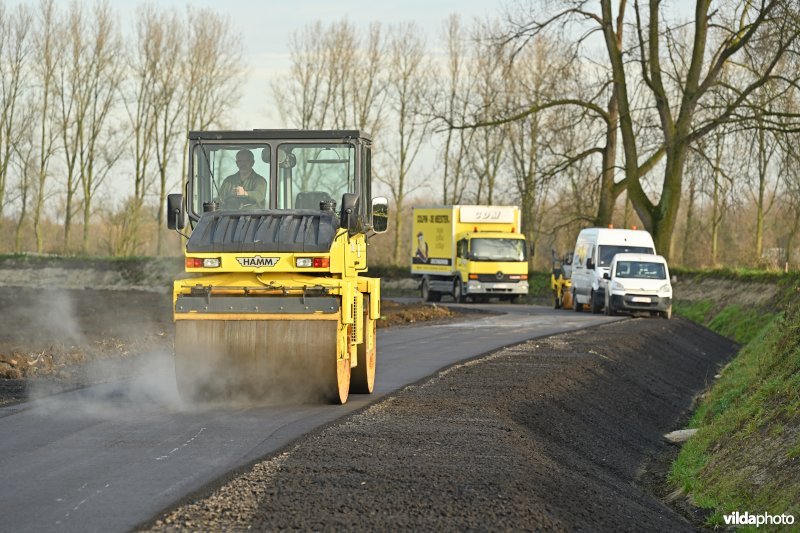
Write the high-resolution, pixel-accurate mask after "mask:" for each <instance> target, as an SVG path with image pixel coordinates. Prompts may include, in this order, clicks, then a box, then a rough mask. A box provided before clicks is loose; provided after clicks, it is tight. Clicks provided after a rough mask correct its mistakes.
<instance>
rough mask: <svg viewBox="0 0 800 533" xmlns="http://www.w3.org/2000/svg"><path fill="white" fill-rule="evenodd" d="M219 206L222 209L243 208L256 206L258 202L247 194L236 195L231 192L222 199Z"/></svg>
mask: <svg viewBox="0 0 800 533" xmlns="http://www.w3.org/2000/svg"><path fill="white" fill-rule="evenodd" d="M220 207H221V208H222V209H244V208H246V207H258V202H256V201H255V200H253V199H252V198H250V197H249V196H247V195H242V196H237V195H235V194H232V195H231V196H228V197H227V198H225V199H223V200H222V202H221V203H220Z"/></svg>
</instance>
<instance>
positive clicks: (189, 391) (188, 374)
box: [175, 320, 350, 404]
mask: <svg viewBox="0 0 800 533" xmlns="http://www.w3.org/2000/svg"><path fill="white" fill-rule="evenodd" d="M175 326H176V329H175V377H176V381H177V384H178V389H179V391H180V393H181V396H182V397H183V398H184V399H185V400H188V401H194V400H212V401H213V400H220V399H222V400H238V399H256V400H267V401H270V402H279V403H286V402H306V401H319V400H320V399H325V400H328V401H331V402H333V403H339V404H343V403H345V402H346V401H347V395H348V391H349V388H350V360H349V359H347V358H342V359H337V356H338V355H339V354H343V355H344V354H346V353H347V352H346V350H339V349H338V344H339V343H340V342H341V340H340V338H339V331H338V321H336V320H178V321H177V322H176V324H175Z"/></svg>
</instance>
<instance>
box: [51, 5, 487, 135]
mask: <svg viewBox="0 0 800 533" xmlns="http://www.w3.org/2000/svg"><path fill="white" fill-rule="evenodd" d="M57 2H59V3H62V2H63V3H64V4H65V5H66V2H67V0H57ZM110 3H111V5H112V6H114V7H115V8H117V10H118V12H119V13H120V15H121V20H122V23H123V25H124V24H125V23H126V21H133V14H134V12H135V9H136V7H137V6H138V5H140V4H142V3H143V2H142V1H141V0H110ZM157 4H158V5H159V6H163V7H166V6H174V7H175V8H177V9H183V8H185V7H186V6H189V5H191V6H196V7H207V8H212V9H215V10H217V11H219V12H221V13H225V14H228V15H229V16H230V18H231V22H232V25H233V28H234V29H235V31H239V32H241V34H242V40H243V43H244V53H245V61H246V62H247V65H246V66H247V72H248V73H249V76H248V79H247V81H246V83H245V87H244V91H243V98H242V102H241V105H240V106H239V109H238V110H237V115H238V117H237V119H236V123H235V124H233V123H232V124H231V126H233V127H235V128H236V129H239V128H241V129H252V128H274V127H283V126H286V125H285V124H281V123H279V120H280V118H279V117H278V114H277V112H275V111H274V109H273V107H274V106H273V104H272V96H271V92H270V90H269V82H270V79H272V78H274V77H275V76H276V74H278V73H280V72H281V71H285V70H286V69H287V68H288V64H289V63H288V47H287V42H288V41H289V38H290V36H291V34H292V33H293V32H294V31H296V30H300V29H302V28H303V27H304V26H306V25H307V24H310V23H312V22H315V21H317V20H320V21H323V22H328V21H330V22H333V21H338V20H341V19H342V18H343V17H347V18H348V20H350V21H351V22H352V23H354V24H355V25H356V26H358V27H359V28H366V26H367V25H368V24H369V23H371V22H374V21H377V22H381V23H383V24H386V25H389V24H394V23H398V22H408V21H414V22H416V23H417V24H418V25H419V26H420V28H422V29H423V30H424V31H425V32H426V35H427V37H428V40H429V45H431V46H433V45H437V44H438V38H439V35H440V32H441V28H442V25H443V24H444V21H445V20H446V19H447V17H448V16H449V15H450V14H451V13H459V14H460V15H461V16H462V19H463V20H464V22H465V23H466V24H469V23H471V21H472V20H473V19H474V18H480V19H484V18H486V17H487V16H496V15H497V14H499V10H500V5H501V4H500V3H499V2H486V1H485V0H484V1H479V0H427V1H426V0H403V1H401V2H397V1H394V2H386V1H376V0H372V1H366V0H333V1H332V0H324V1H323V0H289V1H281V2H276V1H273V0H216V1H211V0H192V1H190V2H187V1H185V0H158V3H157ZM131 24H132V22H131ZM131 29H132V28H125V30H126V31H130V30H131ZM253 111H255V112H253Z"/></svg>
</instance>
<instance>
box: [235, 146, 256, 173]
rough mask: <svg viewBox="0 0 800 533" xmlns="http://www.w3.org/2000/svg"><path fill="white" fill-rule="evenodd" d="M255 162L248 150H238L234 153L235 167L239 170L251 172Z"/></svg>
mask: <svg viewBox="0 0 800 533" xmlns="http://www.w3.org/2000/svg"><path fill="white" fill-rule="evenodd" d="M255 162H256V160H255V157H253V152H251V151H250V150H239V151H238V152H236V166H237V167H239V170H251V169H252V168H253V165H254V164H255Z"/></svg>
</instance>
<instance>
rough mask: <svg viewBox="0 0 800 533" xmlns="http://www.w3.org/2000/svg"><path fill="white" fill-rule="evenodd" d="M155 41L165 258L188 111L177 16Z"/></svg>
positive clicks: (166, 19) (164, 21)
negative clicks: (173, 176)
mask: <svg viewBox="0 0 800 533" xmlns="http://www.w3.org/2000/svg"><path fill="white" fill-rule="evenodd" d="M151 38H153V39H154V40H155V42H154V43H152V44H153V45H154V47H155V54H154V55H153V56H152V57H151V59H152V60H153V62H152V64H151V68H152V69H153V78H154V81H155V88H154V89H155V90H154V92H153V94H152V98H153V99H152V105H153V117H154V119H155V122H156V125H155V128H154V139H153V140H154V142H155V156H156V170H157V172H158V214H157V217H158V218H157V223H158V236H157V238H156V242H157V245H156V255H161V248H162V246H163V242H164V231H163V230H164V218H165V216H164V211H165V208H166V203H167V190H168V187H167V185H168V184H167V177H168V172H169V165H170V162H171V160H172V158H173V157H174V153H175V149H176V148H177V146H179V142H180V138H181V133H183V130H182V127H183V126H185V124H184V123H183V122H181V119H182V118H183V117H184V116H185V109H186V107H187V101H186V98H187V89H186V86H185V85H184V84H183V80H182V77H181V70H182V68H183V59H184V54H183V53H182V52H183V48H182V45H183V42H184V25H183V22H182V21H181V20H180V18H179V17H178V15H177V13H175V12H173V13H171V14H170V15H169V16H164V14H162V15H161V17H160V21H159V22H158V23H157V24H156V26H154V27H153V28H152V33H151Z"/></svg>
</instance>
